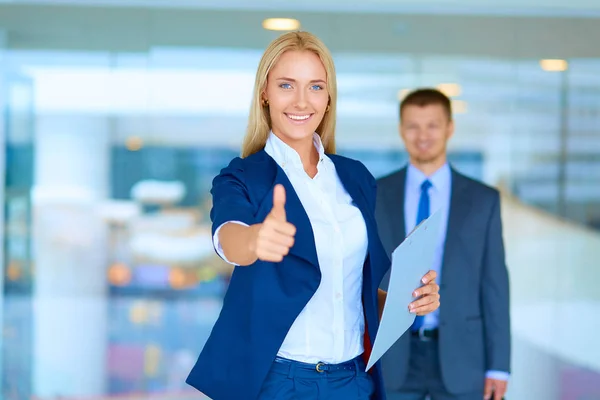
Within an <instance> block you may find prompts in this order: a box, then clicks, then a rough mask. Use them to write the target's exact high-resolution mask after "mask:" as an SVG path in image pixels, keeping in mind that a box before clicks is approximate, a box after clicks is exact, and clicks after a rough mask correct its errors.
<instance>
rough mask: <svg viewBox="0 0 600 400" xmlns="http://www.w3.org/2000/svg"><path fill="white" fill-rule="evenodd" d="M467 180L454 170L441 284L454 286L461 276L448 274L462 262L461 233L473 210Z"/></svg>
mask: <svg viewBox="0 0 600 400" xmlns="http://www.w3.org/2000/svg"><path fill="white" fill-rule="evenodd" d="M467 186H468V185H467V182H466V180H465V178H464V177H463V176H462V175H460V174H459V173H457V172H456V171H455V170H454V169H452V189H451V191H450V193H451V194H450V210H449V211H448V226H447V230H446V243H445V244H444V258H443V263H442V277H441V278H442V280H441V283H442V284H443V285H444V286H446V285H448V284H450V285H452V279H455V278H453V277H460V276H461V275H460V274H455V273H446V271H448V270H449V269H452V268H454V265H455V264H456V263H457V262H460V259H461V257H460V252H461V251H462V250H461V246H462V243H461V239H460V232H461V231H462V226H463V224H464V222H465V221H466V219H467V217H468V215H469V212H470V210H471V196H469V193H468V190H467Z"/></svg>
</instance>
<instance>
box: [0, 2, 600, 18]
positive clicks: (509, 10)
mask: <svg viewBox="0 0 600 400" xmlns="http://www.w3.org/2000/svg"><path fill="white" fill-rule="evenodd" d="M2 3H5V4H29V5H77V6H106V7H144V8H149V7H150V8H188V9H193V8H196V9H213V10H263V11H264V10H277V11H310V12H336V13H339V12H363V13H364V12H369V13H390V12H391V13H411V14H462V15H509V16H516V15H527V16H562V17H564V16H578V17H589V16H596V17H598V16H600V1H598V0H571V1H564V0H437V1H430V0H421V1H414V0H412V1H411V0H285V1H282V0H252V1H248V0H0V4H2Z"/></svg>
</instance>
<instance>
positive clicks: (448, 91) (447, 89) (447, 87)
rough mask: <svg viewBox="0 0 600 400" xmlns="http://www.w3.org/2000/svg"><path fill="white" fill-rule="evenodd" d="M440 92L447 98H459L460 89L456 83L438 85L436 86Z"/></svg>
mask: <svg viewBox="0 0 600 400" xmlns="http://www.w3.org/2000/svg"><path fill="white" fill-rule="evenodd" d="M437 88H438V90H439V91H440V92H442V93H444V94H445V95H446V96H448V97H457V96H460V93H461V92H462V89H461V87H460V85H459V84H458V83H440V84H439V85H437Z"/></svg>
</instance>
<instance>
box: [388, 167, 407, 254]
mask: <svg viewBox="0 0 600 400" xmlns="http://www.w3.org/2000/svg"><path fill="white" fill-rule="evenodd" d="M406 171H407V169H406V167H405V168H402V169H401V170H400V171H399V172H398V175H397V181H396V182H395V183H394V184H393V185H390V186H389V189H390V192H389V193H388V194H387V196H386V197H385V198H384V199H383V201H385V203H386V207H385V209H386V210H388V214H389V220H390V222H389V223H390V229H391V232H392V239H393V240H392V243H395V244H396V246H398V245H399V244H400V243H402V242H403V241H404V239H405V238H406V221H405V220H404V193H405V192H406Z"/></svg>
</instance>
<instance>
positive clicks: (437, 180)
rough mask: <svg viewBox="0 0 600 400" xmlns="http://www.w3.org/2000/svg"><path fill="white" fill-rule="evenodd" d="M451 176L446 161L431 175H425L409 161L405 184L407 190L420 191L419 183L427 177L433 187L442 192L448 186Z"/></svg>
mask: <svg viewBox="0 0 600 400" xmlns="http://www.w3.org/2000/svg"><path fill="white" fill-rule="evenodd" d="M451 177H452V172H451V170H450V165H449V164H448V163H447V162H446V163H444V165H442V166H441V167H440V168H439V169H438V170H437V171H435V172H434V173H433V174H431V176H426V175H425V174H424V173H423V172H422V171H421V170H419V169H418V168H416V167H415V166H414V165H412V164H410V163H409V164H408V170H407V172H406V186H407V189H409V190H414V191H420V190H421V184H422V183H423V182H424V181H425V180H426V179H429V182H431V185H432V186H433V188H435V189H436V190H437V191H442V192H443V191H447V190H448V189H449V188H450V180H451Z"/></svg>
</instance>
